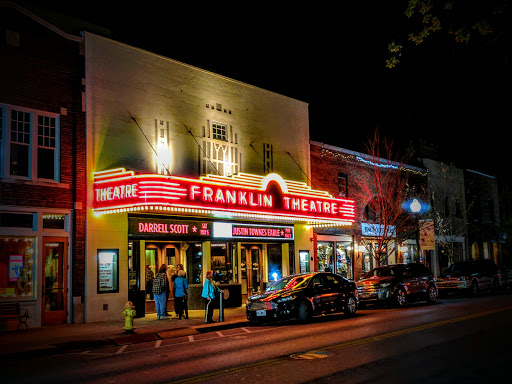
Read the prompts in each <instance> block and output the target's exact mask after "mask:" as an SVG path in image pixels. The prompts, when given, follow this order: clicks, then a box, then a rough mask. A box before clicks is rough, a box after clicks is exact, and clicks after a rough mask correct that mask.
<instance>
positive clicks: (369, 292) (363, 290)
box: [357, 263, 438, 307]
mask: <svg viewBox="0 0 512 384" xmlns="http://www.w3.org/2000/svg"><path fill="white" fill-rule="evenodd" d="M357 289H358V290H359V298H360V300H361V303H362V304H368V303H384V304H391V305H394V306H397V307H403V306H404V305H405V304H406V303H407V302H411V301H423V300H425V301H427V303H429V304H434V303H435V302H436V300H437V295H438V289H437V284H436V279H435V278H434V275H433V274H432V272H431V271H430V269H428V268H427V267H425V266H424V265H423V264H419V263H409V264H392V265H383V266H380V267H377V268H374V269H372V270H371V271H369V272H368V273H367V274H365V275H364V276H363V278H362V279H361V280H359V281H358V282H357Z"/></svg>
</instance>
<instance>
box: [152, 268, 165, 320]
mask: <svg viewBox="0 0 512 384" xmlns="http://www.w3.org/2000/svg"><path fill="white" fill-rule="evenodd" d="M167 289H169V280H168V279H167V265H165V264H162V265H161V266H160V269H159V270H158V273H157V274H156V276H155V280H154V281H153V296H154V297H155V307H156V318H157V319H158V320H163V319H167V318H168V317H167V316H166V314H165V309H166V302H165V299H166V290H167Z"/></svg>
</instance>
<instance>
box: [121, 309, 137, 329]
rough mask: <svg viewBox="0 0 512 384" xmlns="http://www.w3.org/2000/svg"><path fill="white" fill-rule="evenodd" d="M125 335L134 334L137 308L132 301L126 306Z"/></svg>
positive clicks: (124, 313) (124, 312)
mask: <svg viewBox="0 0 512 384" xmlns="http://www.w3.org/2000/svg"><path fill="white" fill-rule="evenodd" d="M123 315H124V327H123V329H124V333H133V331H134V330H135V328H133V318H134V317H135V307H134V306H133V303H132V302H131V301H127V302H126V304H125V305H124V311H123Z"/></svg>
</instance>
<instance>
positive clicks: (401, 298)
mask: <svg viewBox="0 0 512 384" xmlns="http://www.w3.org/2000/svg"><path fill="white" fill-rule="evenodd" d="M393 304H394V305H395V307H403V306H404V305H405V291H404V290H403V289H402V288H398V289H397V290H396V292H395V297H394V298H393Z"/></svg>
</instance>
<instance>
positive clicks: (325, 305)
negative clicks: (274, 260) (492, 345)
mask: <svg viewBox="0 0 512 384" xmlns="http://www.w3.org/2000/svg"><path fill="white" fill-rule="evenodd" d="M357 306H358V294H357V289H356V285H355V283H354V282H352V281H350V280H347V279H346V278H344V277H341V276H338V275H335V274H333V273H328V272H313V273H303V274H297V275H290V276H286V277H283V278H281V279H279V280H277V281H274V282H272V283H271V284H270V285H269V286H268V287H267V289H266V290H265V291H264V292H263V293H261V294H259V295H255V296H251V297H249V298H248V300H247V305H246V315H247V319H248V320H249V321H251V322H263V321H268V320H273V319H278V320H284V319H299V320H300V321H302V322H307V321H309V320H310V319H311V317H312V316H315V315H320V314H324V313H325V314H327V313H333V312H344V313H345V314H346V315H347V316H353V315H354V314H355V313H356V309H357Z"/></svg>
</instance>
